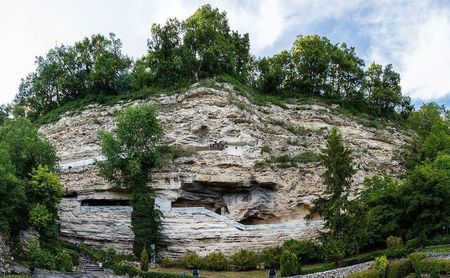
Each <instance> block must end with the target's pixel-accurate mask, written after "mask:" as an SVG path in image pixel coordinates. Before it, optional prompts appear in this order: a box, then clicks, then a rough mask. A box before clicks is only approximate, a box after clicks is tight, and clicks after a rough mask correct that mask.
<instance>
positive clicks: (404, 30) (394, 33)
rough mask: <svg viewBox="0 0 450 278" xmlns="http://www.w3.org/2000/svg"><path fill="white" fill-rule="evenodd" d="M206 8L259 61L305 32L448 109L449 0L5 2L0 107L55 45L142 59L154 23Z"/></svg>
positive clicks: (0, 26) (1, 1)
mask: <svg viewBox="0 0 450 278" xmlns="http://www.w3.org/2000/svg"><path fill="white" fill-rule="evenodd" d="M206 3H210V4H212V5H213V6H216V7H218V8H219V9H221V10H225V11H226V12H227V14H228V18H229V22H230V25H231V27H232V28H233V29H237V30H239V32H241V33H244V32H247V33H249V34H250V42H251V48H252V52H253V54H254V55H256V56H266V55H272V54H274V53H276V52H278V51H280V50H282V49H288V48H290V47H291V45H292V42H293V41H294V40H295V38H296V36H297V35H300V34H303V35H306V34H319V35H323V36H326V37H328V38H330V39H331V41H332V42H335V43H338V42H347V44H348V45H351V46H355V47H356V52H357V54H358V55H359V56H361V57H363V58H364V59H365V60H366V63H367V64H370V63H371V62H372V61H376V62H378V63H381V64H389V63H391V64H393V65H394V68H395V69H396V70H397V71H399V72H400V73H401V77H402V88H403V92H404V94H407V95H409V96H411V98H412V99H413V101H414V102H415V103H416V104H419V103H422V102H426V101H436V102H438V103H440V104H445V105H446V106H449V105H450V1H448V0H435V1H431V0H416V1H411V0H409V1H400V0H398V1H394V0H392V1H390V0H373V1H370V0H364V1H363V0H346V1H339V0H335V1H331V0H329V1H325V0H324V1H322V0H248V1H239V0H228V1H227V0H217V1H200V0H198V1H194V0H164V1H160V0H128V1H122V0H65V1H60V0H39V1H36V0H29V1H27V0H0V63H1V64H0V103H7V102H10V101H11V100H12V99H13V97H14V95H15V94H16V92H17V87H18V85H19V82H20V79H21V78H23V77H25V76H26V74H27V73H29V72H31V71H33V70H34V60H35V56H38V55H44V54H45V53H46V52H47V51H48V50H49V49H50V48H52V47H54V46H55V45H57V44H61V43H62V44H71V43H73V42H75V41H77V40H80V39H82V38H83V37H85V36H90V35H91V34H93V33H103V34H108V33H109V32H113V33H115V34H116V35H117V36H118V37H119V38H121V39H122V42H123V51H124V53H126V54H128V55H130V56H132V57H135V58H137V57H140V56H142V55H143V54H144V53H145V51H146V48H147V46H146V40H147V38H149V37H150V26H151V24H152V23H155V22H156V23H164V22H165V21H166V20H167V19H168V18H171V17H178V18H181V19H184V18H186V17H187V16H189V15H190V14H192V13H193V12H194V11H195V9H196V8H198V7H199V6H201V5H203V4H206Z"/></svg>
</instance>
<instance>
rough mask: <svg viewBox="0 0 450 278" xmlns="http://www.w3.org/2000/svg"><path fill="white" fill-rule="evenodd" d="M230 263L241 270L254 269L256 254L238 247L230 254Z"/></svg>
mask: <svg viewBox="0 0 450 278" xmlns="http://www.w3.org/2000/svg"><path fill="white" fill-rule="evenodd" d="M231 264H232V265H233V266H235V267H236V269H237V270H241V271H245V270H252V269H256V266H257V265H258V254H257V253H256V252H254V251H249V250H245V249H240V250H239V251H237V252H236V253H234V254H233V255H232V256H231Z"/></svg>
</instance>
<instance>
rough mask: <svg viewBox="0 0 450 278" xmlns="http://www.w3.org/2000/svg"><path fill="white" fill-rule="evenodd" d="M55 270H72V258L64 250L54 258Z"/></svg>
mask: <svg viewBox="0 0 450 278" xmlns="http://www.w3.org/2000/svg"><path fill="white" fill-rule="evenodd" d="M55 265H56V269H57V270H59V271H66V272H71V271H72V270H73V263H72V257H70V254H69V252H67V251H66V250H63V251H61V252H60V253H59V254H58V255H57V256H56V257H55Z"/></svg>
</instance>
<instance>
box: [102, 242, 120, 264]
mask: <svg viewBox="0 0 450 278" xmlns="http://www.w3.org/2000/svg"><path fill="white" fill-rule="evenodd" d="M116 255H117V252H116V250H115V249H114V248H112V247H109V248H108V249H107V250H106V258H105V262H104V264H105V267H111V266H112V265H114V264H115V263H116Z"/></svg>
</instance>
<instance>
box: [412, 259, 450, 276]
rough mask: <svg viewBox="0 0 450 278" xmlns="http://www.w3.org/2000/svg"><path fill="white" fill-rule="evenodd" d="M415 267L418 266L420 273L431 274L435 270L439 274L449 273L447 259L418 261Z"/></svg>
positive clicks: (449, 263) (449, 267)
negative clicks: (439, 272)
mask: <svg viewBox="0 0 450 278" xmlns="http://www.w3.org/2000/svg"><path fill="white" fill-rule="evenodd" d="M416 266H419V268H420V271H421V272H423V273H432V272H433V271H434V272H435V271H436V269H437V270H439V271H441V272H445V273H450V260H447V259H439V258H425V259H422V260H420V261H418V263H417V264H416Z"/></svg>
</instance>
